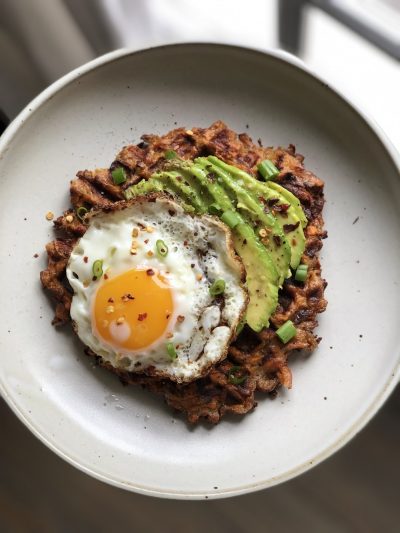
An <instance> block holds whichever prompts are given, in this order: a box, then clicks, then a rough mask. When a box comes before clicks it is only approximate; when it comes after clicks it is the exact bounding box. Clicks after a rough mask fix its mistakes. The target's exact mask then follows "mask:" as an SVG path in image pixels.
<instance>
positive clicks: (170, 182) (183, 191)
mask: <svg viewBox="0 0 400 533" xmlns="http://www.w3.org/2000/svg"><path fill="white" fill-rule="evenodd" d="M182 174H183V173H182V172H178V171H174V170H170V171H168V172H159V173H157V174H153V175H152V177H151V178H150V180H156V181H157V182H158V183H160V184H161V185H162V186H163V187H164V188H166V189H168V188H171V189H172V190H173V191H174V192H175V193H176V194H177V195H178V196H179V197H180V198H182V199H183V200H184V202H185V204H189V205H192V206H193V207H194V209H195V211H196V213H199V214H203V213H207V204H206V203H205V202H204V200H203V199H202V198H201V197H200V196H199V195H198V194H197V192H196V189H194V188H193V187H192V186H191V185H190V184H189V183H187V182H186V177H185V176H184V175H182Z"/></svg>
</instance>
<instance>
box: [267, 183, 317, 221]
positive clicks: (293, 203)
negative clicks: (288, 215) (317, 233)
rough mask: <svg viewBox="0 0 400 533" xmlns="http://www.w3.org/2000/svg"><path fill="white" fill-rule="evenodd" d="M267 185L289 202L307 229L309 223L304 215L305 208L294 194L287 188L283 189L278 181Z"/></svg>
mask: <svg viewBox="0 0 400 533" xmlns="http://www.w3.org/2000/svg"><path fill="white" fill-rule="evenodd" d="M267 185H268V187H269V188H270V189H274V190H275V191H277V192H279V193H280V194H281V196H283V197H284V198H285V199H286V200H287V201H288V202H289V204H290V205H291V206H292V207H293V209H294V210H295V211H296V215H297V216H298V217H299V220H300V222H301V225H302V226H303V228H305V227H306V226H307V224H308V221H307V217H306V215H305V214H304V211H303V208H302V207H301V203H300V200H299V199H298V198H296V196H295V195H294V194H293V193H291V192H290V191H288V190H287V189H285V187H282V185H279V183H276V181H272V180H270V181H268V182H267Z"/></svg>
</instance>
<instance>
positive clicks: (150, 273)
mask: <svg viewBox="0 0 400 533" xmlns="http://www.w3.org/2000/svg"><path fill="white" fill-rule="evenodd" d="M146 274H147V275H148V276H154V274H155V272H154V270H153V269H152V268H148V269H147V270H146Z"/></svg>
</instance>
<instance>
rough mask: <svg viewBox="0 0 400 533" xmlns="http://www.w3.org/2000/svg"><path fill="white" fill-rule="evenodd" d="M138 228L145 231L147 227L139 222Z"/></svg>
mask: <svg viewBox="0 0 400 533" xmlns="http://www.w3.org/2000/svg"><path fill="white" fill-rule="evenodd" d="M138 226H139V228H140V229H144V228H145V227H146V226H145V225H144V224H142V223H141V222H138Z"/></svg>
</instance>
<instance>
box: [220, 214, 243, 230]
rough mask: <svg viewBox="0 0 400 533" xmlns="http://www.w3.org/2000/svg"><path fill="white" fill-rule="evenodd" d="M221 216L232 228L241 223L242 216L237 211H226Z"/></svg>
mask: <svg viewBox="0 0 400 533" xmlns="http://www.w3.org/2000/svg"><path fill="white" fill-rule="evenodd" d="M220 218H221V220H222V222H224V223H225V224H226V225H227V226H229V227H230V228H231V229H233V228H235V227H236V226H237V225H238V224H239V223H240V217H239V215H238V214H237V213H236V212H235V211H224V212H223V213H222V215H221V217H220Z"/></svg>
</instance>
